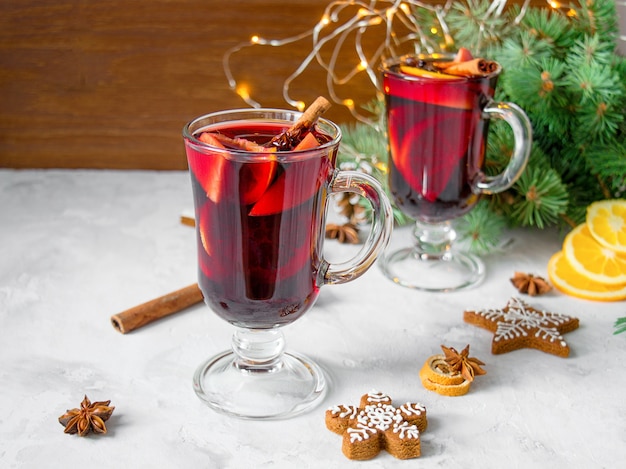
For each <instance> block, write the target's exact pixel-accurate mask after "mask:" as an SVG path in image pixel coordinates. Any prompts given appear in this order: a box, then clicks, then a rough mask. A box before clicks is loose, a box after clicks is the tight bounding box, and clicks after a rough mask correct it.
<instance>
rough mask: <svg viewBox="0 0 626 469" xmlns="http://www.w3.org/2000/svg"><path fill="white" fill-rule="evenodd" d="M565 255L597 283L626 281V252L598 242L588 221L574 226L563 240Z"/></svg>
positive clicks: (614, 283) (609, 283)
mask: <svg viewBox="0 0 626 469" xmlns="http://www.w3.org/2000/svg"><path fill="white" fill-rule="evenodd" d="M563 255H564V256H565V258H566V259H567V262H568V263H569V264H570V265H571V266H572V269H574V270H575V271H576V272H577V273H578V274H580V275H582V276H584V277H587V278H588V279H589V280H593V281H594V282H597V283H605V284H607V285H619V284H625V283H626V254H620V253H618V252H615V251H613V250H612V249H609V248H607V247H605V246H603V245H602V244H600V243H598V241H596V239H595V238H594V237H593V235H592V234H591V231H589V227H588V225H587V223H583V224H581V225H578V226H577V227H576V228H574V229H573V230H572V231H571V232H569V233H568V234H567V236H566V237H565V241H563Z"/></svg>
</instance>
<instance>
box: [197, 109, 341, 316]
mask: <svg viewBox="0 0 626 469" xmlns="http://www.w3.org/2000/svg"><path fill="white" fill-rule="evenodd" d="M288 125H289V124H288V123H283V122H250V121H241V122H229V123H228V124H220V125H214V126H211V127H210V128H205V129H200V130H198V131H196V132H195V133H194V137H196V138H197V139H199V140H200V141H203V142H204V143H209V145H212V146H211V147H207V146H200V145H197V144H193V143H192V142H189V141H188V142H187V158H188V161H189V166H190V169H191V173H192V175H193V176H192V179H193V193H194V198H195V208H196V223H197V225H198V229H197V230H196V232H197V235H198V236H197V241H198V256H199V270H200V275H199V285H200V288H201V290H202V292H203V294H204V298H205V301H206V302H207V303H208V304H209V306H211V308H212V309H213V310H214V311H215V312H216V313H217V314H218V315H220V316H221V317H222V318H223V319H225V320H227V321H229V322H231V323H233V324H235V325H242V326H245V327H248V328H270V327H275V326H277V325H280V324H286V323H290V322H292V321H294V320H295V319H297V318H298V317H300V316H301V315H302V314H303V313H304V312H305V311H306V310H308V309H309V308H310V306H312V305H313V303H314V302H315V299H316V298H317V295H318V292H319V286H320V281H319V278H320V276H323V275H324V272H320V270H321V269H322V260H321V259H322V258H321V252H320V251H321V239H323V236H324V226H323V222H324V207H325V205H324V201H325V197H326V195H327V193H326V190H325V186H326V185H327V184H328V182H329V181H330V178H331V176H332V174H333V168H334V160H335V157H336V154H335V153H336V146H324V145H323V144H324V143H326V142H329V141H330V140H331V138H330V137H329V136H328V135H326V134H324V133H322V132H320V131H319V130H318V129H313V130H312V133H313V135H314V137H315V145H322V146H320V147H319V148H311V147H310V146H309V147H308V149H305V150H303V151H294V152H291V151H290V152H282V151H267V152H263V151H259V152H249V151H246V152H243V151H241V149H238V148H235V147H229V145H228V144H227V143H226V144H223V143H220V142H219V141H216V140H213V138H214V136H215V135H217V136H219V135H224V136H226V137H228V138H231V139H238V138H239V139H241V138H243V139H246V140H247V141H250V142H254V143H256V144H259V145H267V144H268V142H269V141H270V140H271V139H272V137H274V136H275V135H277V134H279V133H280V132H282V131H284V130H285V129H286V128H287V127H288ZM220 147H221V148H220ZM312 175H315V176H312Z"/></svg>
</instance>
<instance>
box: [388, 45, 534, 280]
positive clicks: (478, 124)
mask: <svg viewBox="0 0 626 469" xmlns="http://www.w3.org/2000/svg"><path fill="white" fill-rule="evenodd" d="M452 59H453V58H452V57H443V56H404V57H401V58H397V59H394V60H388V61H384V62H383V66H382V79H383V81H382V85H383V91H384V94H385V99H386V110H387V132H388V138H389V148H390V156H391V157H390V165H389V186H390V190H391V193H392V195H393V197H394V200H395V203H396V205H397V206H398V207H399V208H400V210H402V211H403V212H404V213H405V214H407V215H408V216H409V217H411V218H413V219H414V220H415V221H416V225H415V230H414V233H413V234H414V243H413V246H410V247H407V248H404V249H400V250H397V251H394V252H390V253H386V254H385V256H384V257H383V258H382V259H381V266H382V269H383V271H384V273H385V275H386V276H387V277H389V278H390V279H392V280H393V281H394V282H396V283H398V284H400V285H403V286H405V287H410V288H415V289H419V290H426V291H434V292H439V291H454V290H460V289H465V288H469V287H472V286H474V285H476V284H478V283H479V282H480V281H481V280H482V279H483V277H484V273H485V268H484V264H483V262H482V261H481V260H480V259H479V258H478V257H476V256H474V255H472V254H469V253H464V252H460V251H458V250H456V249H455V248H454V246H453V242H454V240H455V238H456V233H455V231H454V228H453V224H452V222H453V220H454V219H456V218H458V217H460V216H461V215H464V214H466V213H467V212H469V211H470V210H471V209H472V208H473V207H474V206H475V205H476V203H477V202H478V200H479V198H480V196H481V194H492V193H497V192H501V191H504V190H506V189H508V188H509V187H510V186H511V185H512V184H513V183H514V182H515V181H516V180H517V179H518V178H519V176H520V175H521V173H522V171H523V170H524V168H525V166H526V162H527V160H528V157H529V154H530V149H531V141H532V136H531V132H532V130H531V125H530V122H529V120H528V118H527V116H526V114H525V113H524V112H523V111H522V110H521V109H520V108H519V107H518V106H516V105H515V104H512V103H503V102H495V101H494V99H493V98H494V91H495V87H496V82H497V80H498V76H499V74H500V72H501V68H500V66H499V65H498V64H497V63H495V62H489V68H488V69H486V70H481V71H479V72H476V75H473V74H472V73H473V72H471V71H468V72H466V73H465V72H463V73H464V75H455V74H451V72H450V73H447V71H446V68H447V65H446V64H451V63H452V61H453V60H452ZM473 65H474V64H473ZM470 68H471V67H470ZM490 119H502V120H504V121H506V123H508V124H509V125H510V127H511V128H512V130H513V136H514V140H515V144H514V151H513V154H512V155H511V158H510V161H509V163H508V166H507V167H506V169H505V170H504V171H503V172H502V173H501V174H499V175H497V176H487V175H486V174H485V173H484V172H483V165H484V162H485V150H486V147H487V135H488V127H489V120H490Z"/></svg>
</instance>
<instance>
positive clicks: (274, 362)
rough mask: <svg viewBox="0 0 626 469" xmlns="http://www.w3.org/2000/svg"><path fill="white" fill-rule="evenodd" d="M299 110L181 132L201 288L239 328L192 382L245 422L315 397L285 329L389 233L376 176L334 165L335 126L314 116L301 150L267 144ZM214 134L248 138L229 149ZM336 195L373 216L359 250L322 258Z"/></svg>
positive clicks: (255, 112)
mask: <svg viewBox="0 0 626 469" xmlns="http://www.w3.org/2000/svg"><path fill="white" fill-rule="evenodd" d="M300 115H301V114H300V113H298V112H292V111H288V110H278V109H243V110H231V111H223V112H217V113H213V114H208V115H205V116H202V117H199V118H197V119H195V120H193V121H192V122H190V123H189V124H187V125H186V126H185V128H184V129H183V136H184V141H185V147H186V151H187V159H188V162H189V168H190V173H191V179H192V185H193V194H194V204H195V216H196V233H197V243H198V248H197V250H198V266H199V269H198V283H199V285H200V289H201V290H202V293H203V295H204V300H205V302H206V304H207V305H208V306H209V307H210V308H211V309H212V310H213V311H214V312H215V313H216V314H217V315H218V316H220V317H221V318H222V319H224V320H226V321H228V322H229V323H231V324H232V325H233V326H234V327H235V332H234V334H233V337H232V350H230V351H227V352H224V353H220V354H218V355H216V356H214V357H212V358H210V359H209V360H207V361H206V362H205V363H203V364H202V365H201V366H200V367H199V368H198V370H197V371H196V373H195V375H194V378H193V383H194V389H195V391H196V393H197V394H198V396H199V397H200V398H201V399H202V400H203V401H205V402H206V403H207V404H208V405H209V406H210V407H212V408H213V409H215V410H218V411H220V412H223V413H226V414H230V415H234V416H238V417H242V418H252V419H270V418H285V417H289V416H292V415H296V414H298V413H301V412H303V411H305V410H307V409H309V408H311V407H312V406H313V405H315V404H316V403H317V402H319V400H320V399H321V398H322V396H323V395H324V392H325V390H326V386H327V383H326V380H325V378H324V374H323V372H322V370H321V369H320V367H319V366H318V365H316V364H315V363H314V362H313V361H311V360H310V359H309V358H307V357H304V356H301V355H298V354H295V353H286V352H284V351H283V350H284V347H285V341H284V338H283V333H282V330H281V326H285V325H287V324H290V323H292V322H293V321H295V320H296V319H298V318H300V317H302V315H304V313H305V312H307V311H308V310H309V309H311V307H312V306H313V304H314V303H315V300H316V299H317V297H318V294H319V292H320V287H322V286H323V285H326V284H339V283H344V282H348V281H350V280H354V279H356V278H357V277H359V276H360V275H362V274H363V273H364V272H365V271H366V270H367V269H368V268H369V267H370V266H371V265H372V264H373V262H374V261H375V259H376V257H377V255H378V253H379V252H381V251H382V250H383V249H384V247H385V246H386V244H387V242H388V240H389V235H390V233H391V229H392V219H393V217H392V215H391V206H390V203H389V201H388V199H387V198H386V197H385V194H384V192H383V190H382V189H381V187H380V185H379V184H378V182H377V181H376V180H375V179H373V178H371V177H369V176H367V175H365V174H362V173H358V172H352V171H339V170H337V169H336V168H335V159H336V156H337V150H338V148H339V142H340V140H341V131H340V129H339V127H338V126H337V125H335V124H334V123H332V122H330V121H328V120H325V119H319V120H318V122H317V124H316V125H315V127H314V128H313V130H312V131H311V133H312V134H313V136H314V137H315V139H314V140H309V143H308V144H306V145H303V146H300V147H297V148H296V149H294V150H290V151H267V150H268V149H267V148H266V146H267V143H268V141H269V140H271V139H272V137H274V136H275V135H277V134H280V133H281V132H283V131H284V130H285V129H287V128H288V127H290V126H291V125H292V124H293V123H294V122H296V121H297V119H298V118H299V117H300ZM215 136H225V137H227V138H231V139H233V140H234V141H235V142H238V143H241V142H242V140H241V139H245V141H248V142H252V143H253V145H247V146H246V149H243V148H241V145H237V146H229V145H228V144H224V143H223V140H222V141H221V140H219V139H217V138H215ZM238 139H239V140H238ZM311 141H312V142H313V143H312V144H311V143H310V142H311ZM255 145H256V146H255ZM264 145H265V146H264ZM298 148H302V149H298ZM337 192H351V193H356V194H359V195H362V196H364V197H366V198H367V199H368V200H369V202H370V203H371V205H372V210H373V215H372V223H371V229H370V231H369V235H368V237H367V239H366V241H365V242H364V244H363V246H362V248H361V249H360V251H359V252H358V253H357V254H356V255H355V257H354V258H353V259H351V260H348V261H345V262H343V263H338V264H329V263H328V262H327V261H326V260H325V259H324V255H323V245H324V234H325V218H326V207H327V205H328V201H329V196H330V194H333V193H337Z"/></svg>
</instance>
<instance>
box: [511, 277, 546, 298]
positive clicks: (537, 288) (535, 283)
mask: <svg viewBox="0 0 626 469" xmlns="http://www.w3.org/2000/svg"><path fill="white" fill-rule="evenodd" d="M511 283H512V284H513V285H514V286H515V288H517V289H518V290H519V292H520V293H527V294H528V295H530V296H537V295H542V294H544V293H547V292H549V291H550V290H552V287H551V286H550V284H549V283H548V282H547V281H546V280H545V279H544V278H543V277H539V276H538V275H533V274H526V273H524V272H515V274H514V275H513V278H512V279H511Z"/></svg>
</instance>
